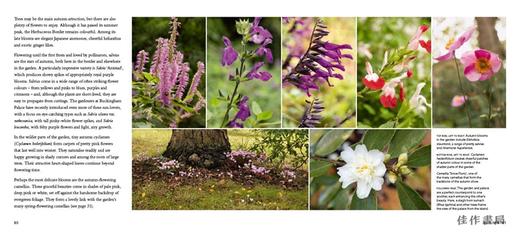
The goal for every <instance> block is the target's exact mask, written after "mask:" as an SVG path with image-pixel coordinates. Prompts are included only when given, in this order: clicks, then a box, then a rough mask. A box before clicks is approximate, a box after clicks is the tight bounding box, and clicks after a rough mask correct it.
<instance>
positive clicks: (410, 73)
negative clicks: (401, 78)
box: [406, 69, 413, 78]
mask: <svg viewBox="0 0 520 232" xmlns="http://www.w3.org/2000/svg"><path fill="white" fill-rule="evenodd" d="M412 76H413V71H412V70H411V69H408V70H407V71H406V77H408V78H410V77H412Z"/></svg>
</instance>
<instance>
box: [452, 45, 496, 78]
mask: <svg viewBox="0 0 520 232" xmlns="http://www.w3.org/2000/svg"><path fill="white" fill-rule="evenodd" d="M460 62H461V63H462V65H464V75H465V76H466V79H468V80H469V81H485V80H487V79H489V78H491V77H492V76H493V75H494V74H495V73H497V72H498V71H499V70H500V67H501V66H502V61H501V60H500V58H499V57H498V55H497V54H495V53H493V52H490V51H488V50H484V49H477V50H475V51H468V52H466V53H464V54H462V57H461V58H460Z"/></svg>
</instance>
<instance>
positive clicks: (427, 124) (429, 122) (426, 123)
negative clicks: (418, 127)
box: [423, 107, 432, 128]
mask: <svg viewBox="0 0 520 232" xmlns="http://www.w3.org/2000/svg"><path fill="white" fill-rule="evenodd" d="M423 121H424V127H426V128H431V127H432V110H431V109H430V108H429V107H428V110H426V113H425V114H424V118H423Z"/></svg>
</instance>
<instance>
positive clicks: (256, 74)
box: [246, 62, 272, 81]
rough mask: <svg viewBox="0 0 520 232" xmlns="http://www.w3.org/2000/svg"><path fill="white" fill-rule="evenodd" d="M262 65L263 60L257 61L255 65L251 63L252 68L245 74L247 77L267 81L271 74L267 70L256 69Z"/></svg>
mask: <svg viewBox="0 0 520 232" xmlns="http://www.w3.org/2000/svg"><path fill="white" fill-rule="evenodd" d="M263 65H264V62H257V63H255V65H253V68H252V69H251V71H249V72H248V73H247V74H246V76H247V77H248V78H249V79H253V78H255V79H260V80H262V81H268V80H269V79H271V77H272V76H271V74H270V73H269V72H267V71H258V70H259V69H260V68H261V67H262V66H263Z"/></svg>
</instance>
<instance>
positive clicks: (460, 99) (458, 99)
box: [451, 95, 468, 107]
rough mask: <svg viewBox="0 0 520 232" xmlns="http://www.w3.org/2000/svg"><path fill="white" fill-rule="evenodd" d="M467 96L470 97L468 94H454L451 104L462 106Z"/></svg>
mask: <svg viewBox="0 0 520 232" xmlns="http://www.w3.org/2000/svg"><path fill="white" fill-rule="evenodd" d="M467 98H468V97H466V96H460V95H455V96H453V99H451V106H452V107H460V106H462V105H464V103H465V102H466V99H467Z"/></svg>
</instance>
